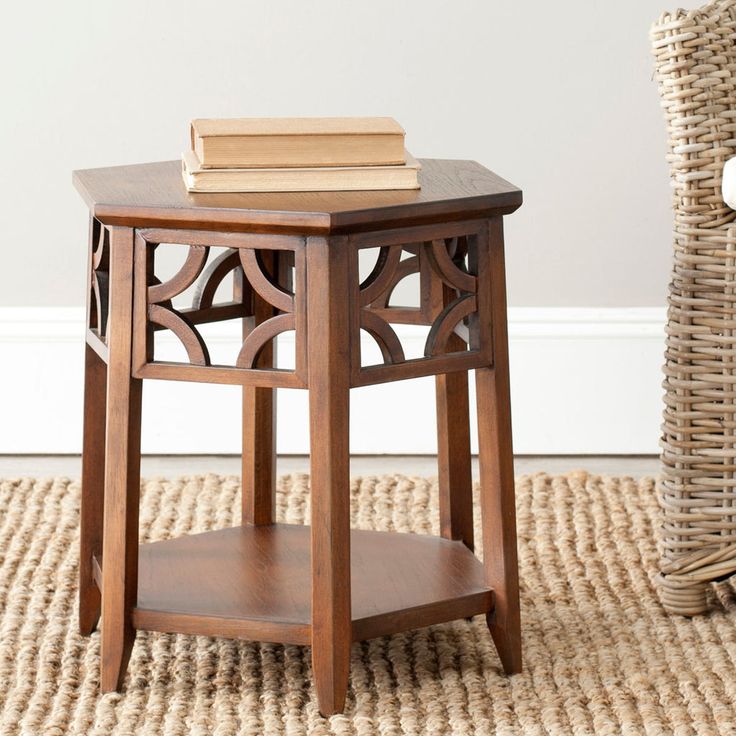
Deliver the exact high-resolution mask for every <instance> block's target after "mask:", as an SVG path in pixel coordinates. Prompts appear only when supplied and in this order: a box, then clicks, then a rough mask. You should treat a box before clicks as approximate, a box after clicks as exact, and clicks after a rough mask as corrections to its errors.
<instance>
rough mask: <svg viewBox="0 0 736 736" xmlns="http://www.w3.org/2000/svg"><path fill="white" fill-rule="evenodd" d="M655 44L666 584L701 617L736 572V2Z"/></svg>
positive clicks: (681, 605)
mask: <svg viewBox="0 0 736 736" xmlns="http://www.w3.org/2000/svg"><path fill="white" fill-rule="evenodd" d="M651 41H652V47H653V50H654V55H655V57H656V79H657V82H658V85H659V92H660V96H661V98H662V106H663V108H664V111H665V118H666V122H667V133H668V139H669V152H668V161H669V164H670V173H671V179H672V187H673V191H674V203H673V204H674V218H675V226H674V265H673V271H672V282H671V284H670V288H669V298H668V303H669V310H668V316H667V349H666V354H665V367H664V373H665V381H664V388H665V391H666V395H665V410H664V423H663V434H662V441H661V447H662V466H663V467H662V481H661V489H660V490H661V500H662V505H663V508H664V514H665V528H664V559H663V563H662V574H661V575H660V579H659V582H660V587H661V595H662V602H663V604H664V605H665V607H666V608H667V609H668V610H670V611H672V612H676V613H682V614H686V615H694V614H697V613H702V612H703V611H705V610H706V608H707V600H706V591H707V587H708V584H709V583H710V582H712V581H714V580H717V579H719V578H722V577H724V576H727V575H730V574H732V573H733V572H735V571H736V223H734V218H736V213H735V212H734V211H733V210H731V209H730V208H729V207H727V206H726V205H725V204H724V202H723V199H722V196H721V172H722V169H723V164H724V162H725V161H726V160H727V159H729V158H730V157H731V156H733V155H734V154H736V150H735V149H736V134H735V132H734V131H736V103H735V101H736V0H727V1H725V2H715V3H710V4H708V5H706V6H704V7H702V8H700V9H698V10H692V11H687V12H686V11H684V10H677V11H675V12H673V13H667V14H665V15H663V16H662V17H661V18H660V20H659V21H658V23H657V24H656V25H655V26H654V27H653V28H652V32H651Z"/></svg>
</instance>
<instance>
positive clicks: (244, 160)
mask: <svg viewBox="0 0 736 736" xmlns="http://www.w3.org/2000/svg"><path fill="white" fill-rule="evenodd" d="M191 137H192V149H193V150H194V151H195V152H196V154H197V156H198V157H199V161H200V164H201V167H202V168H203V169H210V168H215V169H216V168H250V167H263V168H288V167H292V166H293V167H295V168H304V167H312V166H385V165H391V164H403V163H404V129H403V128H402V127H401V126H400V125H399V124H398V123H397V122H396V121H395V120H394V119H393V118H377V117H376V118H213V119H199V120H193V121H192V123H191Z"/></svg>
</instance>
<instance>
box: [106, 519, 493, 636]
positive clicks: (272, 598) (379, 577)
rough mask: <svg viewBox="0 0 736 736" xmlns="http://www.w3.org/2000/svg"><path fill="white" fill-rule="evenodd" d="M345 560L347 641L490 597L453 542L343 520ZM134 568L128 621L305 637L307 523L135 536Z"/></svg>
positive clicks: (446, 617)
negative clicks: (347, 546)
mask: <svg viewBox="0 0 736 736" xmlns="http://www.w3.org/2000/svg"><path fill="white" fill-rule="evenodd" d="M95 563H96V564H95V565H94V567H95V579H96V581H97V584H98V586H100V587H101V570H100V563H99V561H98V560H95ZM351 569H352V580H351V585H352V596H351V597H352V617H353V640H354V641H361V640H363V639H370V638H373V637H376V636H383V635H386V634H391V633H396V632H399V631H405V630H407V629H413V628H420V627H422V626H429V625H431V624H436V623H442V622H444V621H451V620H454V619H458V618H465V617H468V616H474V615H476V614H479V613H485V612H487V611H490V610H491V608H492V606H493V591H492V590H491V589H490V588H489V587H488V586H487V585H486V584H485V582H484V577H483V566H482V564H481V563H480V561H479V560H478V558H477V557H475V555H474V554H473V553H472V552H471V551H470V550H468V549H467V547H465V545H463V544H462V543H461V542H454V541H450V540H447V539H441V538H439V537H431V536H424V535H416V534H398V533H393V532H375V531H361V530H353V531H352V532H351ZM138 577H139V580H138V603H137V606H136V608H135V609H134V611H133V626H134V627H135V628H136V629H145V630H150V631H164V632H174V633H184V634H200V635H206V636H223V637H228V638H240V639H250V640H254V641H269V642H282V643H286V644H309V643H310V642H311V627H310V621H311V600H310V599H311V584H310V579H311V568H310V528H309V527H308V526H300V525H292V524H274V525H273V526H258V527H251V526H245V527H232V528H229V529H221V530H218V531H212V532H205V533H203V534H193V535H189V536H185V537H179V538H177V539H171V540H167V541H164V542H154V543H151V544H144V545H141V547H140V553H139V575H138Z"/></svg>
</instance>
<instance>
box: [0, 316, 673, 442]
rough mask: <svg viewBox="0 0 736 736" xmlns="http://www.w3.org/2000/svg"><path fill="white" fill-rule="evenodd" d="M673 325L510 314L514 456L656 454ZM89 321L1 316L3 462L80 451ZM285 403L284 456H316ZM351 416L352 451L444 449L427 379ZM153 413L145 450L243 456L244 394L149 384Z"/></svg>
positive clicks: (225, 338)
mask: <svg viewBox="0 0 736 736" xmlns="http://www.w3.org/2000/svg"><path fill="white" fill-rule="evenodd" d="M664 320H665V310H664V309H660V308H632V309H618V308H616V309H598V308H592V309H580V308H516V309H513V308H512V309H511V310H510V311H509V335H510V352H511V383H512V409H513V423H514V449H515V451H516V452H517V453H519V454H646V453H655V452H657V450H658V447H657V440H658V436H659V424H660V413H661V407H662V390H661V387H660V384H661V365H662V360H663V358H662V356H663V349H664V329H663V326H664ZM83 322H84V316H83V310H82V309H80V308H74V307H70V308H42V307H33V308H16V307H10V308H0V415H1V416H2V420H1V421H0V454H20V453H43V454H46V453H78V452H79V451H80V445H81V434H82V412H81V409H82V368H83ZM397 332H399V334H400V337H401V338H402V341H403V342H404V344H405V346H406V348H407V349H406V352H407V354H413V353H414V352H416V350H417V349H418V348H420V347H421V346H423V341H424V333H423V332H422V331H421V330H418V329H417V328H413V327H406V328H402V327H401V326H399V327H398V328H397ZM164 344H165V346H166V347H165V349H171V350H176V349H177V346H176V344H175V338H172V339H171V341H170V342H168V343H167V342H164ZM208 344H209V345H211V346H212V352H213V353H216V352H219V351H223V352H224V353H227V354H228V355H234V354H236V353H237V348H238V336H237V332H233V330H232V329H231V326H229V325H223V324H221V325H211V326H209V331H208ZM284 347H288V346H286V345H285V346H284ZM366 347H367V348H370V349H373V346H372V345H368V346H366ZM285 352H287V351H285ZM471 383H472V382H471ZM278 402H279V404H278V406H279V434H278V449H279V452H280V453H284V454H304V453H306V452H307V451H308V433H307V427H308V423H307V394H306V392H305V391H300V390H282V391H279V399H278ZM351 413H352V418H351V451H352V452H353V453H355V454H383V453H388V454H433V453H434V452H435V451H436V439H435V415H434V389H433V379H431V378H425V379H416V380H413V381H401V382H398V383H393V384H383V385H379V386H371V387H366V388H361V389H355V390H354V391H353V394H352V404H351ZM143 416H144V420H143V451H144V452H146V453H163V454H193V453H206V454H210V453H213V454H227V453H237V452H238V451H239V443H240V389H239V388H238V387H233V386H210V385H203V384H194V383H180V382H163V381H149V382H146V386H145V389H144V413H143ZM474 423H475V422H474V420H473V424H474ZM473 442H474V443H475V432H473Z"/></svg>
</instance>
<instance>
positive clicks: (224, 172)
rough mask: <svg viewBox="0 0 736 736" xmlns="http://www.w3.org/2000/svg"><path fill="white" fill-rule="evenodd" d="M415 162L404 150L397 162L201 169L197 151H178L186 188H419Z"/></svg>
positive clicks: (256, 189)
mask: <svg viewBox="0 0 736 736" xmlns="http://www.w3.org/2000/svg"><path fill="white" fill-rule="evenodd" d="M419 169H420V164H419V162H418V161H417V160H416V159H414V158H413V157H412V156H411V155H410V154H409V152H408V151H407V152H406V163H404V164H402V165H400V166H332V167H313V168H301V169H294V168H288V169H287V168H281V169H203V168H202V167H201V166H200V163H199V159H198V158H197V154H196V153H194V151H187V152H186V153H183V154H182V174H183V176H184V183H185V184H186V187H187V189H188V190H189V191H190V192H346V191H355V190H364V189H419V176H418V174H419Z"/></svg>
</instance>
